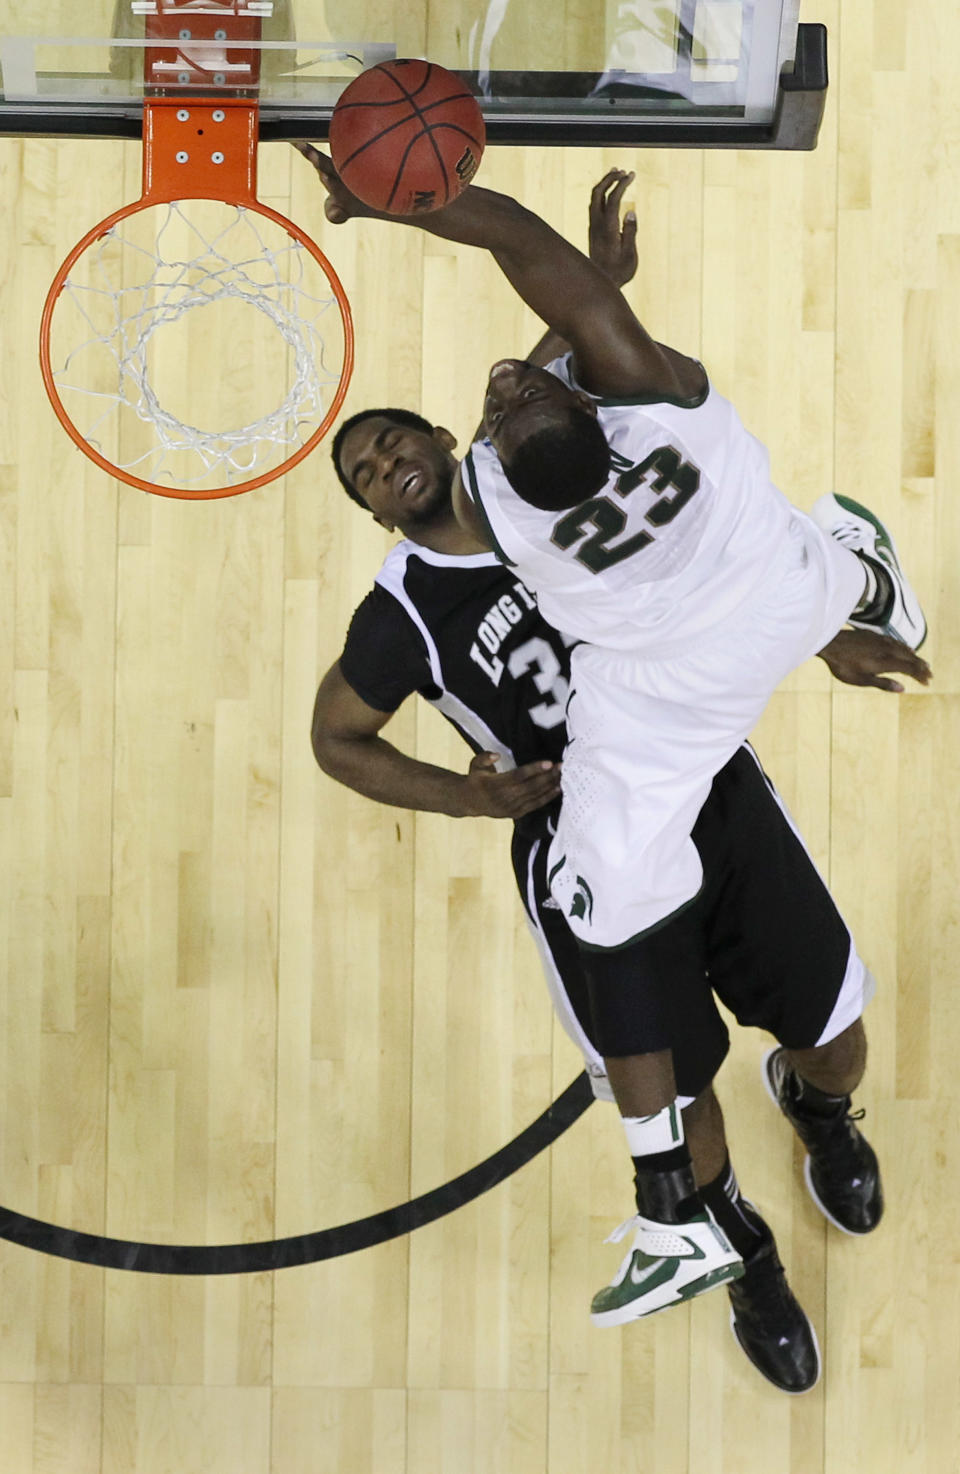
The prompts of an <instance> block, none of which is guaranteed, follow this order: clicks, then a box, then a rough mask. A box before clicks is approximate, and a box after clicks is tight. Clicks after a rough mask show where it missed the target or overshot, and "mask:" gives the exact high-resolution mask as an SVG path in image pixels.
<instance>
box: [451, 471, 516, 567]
mask: <svg viewBox="0 0 960 1474" xmlns="http://www.w3.org/2000/svg"><path fill="white" fill-rule="evenodd" d="M461 464H462V465H464V466H466V468H467V476H468V478H469V481H470V499H471V501H472V502H473V505H474V506H475V507H476V509H477V511H478V512H479V513H480V520H481V522H482V523H483V525H484V529H485V530H486V534H487V537H488V539H489V542H490V546H491V547H492V549H493V551H494V552H495V553H496V555H497V557H498V558H499V559H500V562H501V563H505V564H506V565H507V567H508V568H516V566H517V565H516V563H515V562H514V561H513V559H512V558H508V557H507V555H506V553H505V552H504V551H503V548H502V547H501V546H500V544H499V543H498V542H497V536H496V533H495V532H494V530H493V528H492V527H491V525H490V518H489V517H488V516H487V509H486V507H485V506H484V505H483V498H482V497H481V495H480V486H479V483H478V481H477V473H476V470H475V468H474V464H473V451H472V449H471V450H468V451H467V453H466V455H465V456H464V458H463V461H462V462H461Z"/></svg>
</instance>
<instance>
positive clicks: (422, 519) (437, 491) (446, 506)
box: [404, 466, 453, 529]
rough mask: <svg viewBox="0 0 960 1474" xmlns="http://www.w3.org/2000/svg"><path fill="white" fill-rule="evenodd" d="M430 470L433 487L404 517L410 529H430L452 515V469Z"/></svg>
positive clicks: (436, 467)
mask: <svg viewBox="0 0 960 1474" xmlns="http://www.w3.org/2000/svg"><path fill="white" fill-rule="evenodd" d="M432 469H433V486H432V487H431V488H430V490H429V492H428V493H427V494H426V495H425V496H419V497H418V498H417V500H416V502H415V503H414V504H413V505H412V506H411V507H410V510H409V512H408V513H407V514H406V516H405V517H404V521H405V522H406V523H407V524H408V525H409V526H411V527H416V528H418V529H422V528H424V527H430V526H432V525H433V523H434V522H443V521H446V519H447V518H448V517H450V516H451V515H452V496H453V467H452V466H434V467H433V468H432Z"/></svg>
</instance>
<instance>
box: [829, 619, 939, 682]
mask: <svg viewBox="0 0 960 1474" xmlns="http://www.w3.org/2000/svg"><path fill="white" fill-rule="evenodd" d="M820 658H821V660H824V661H826V663H827V665H828V666H829V667H830V670H831V672H832V674H833V675H835V676H836V678H837V680H838V681H844V682H845V683H846V684H847V685H848V686H875V687H876V688H877V690H878V691H897V692H900V691H903V689H904V688H903V686H902V685H901V683H900V682H899V681H894V680H891V679H890V678H889V677H888V676H885V675H882V674H881V672H883V671H896V672H897V673H898V674H899V675H904V676H910V677H911V679H912V680H914V681H919V682H920V685H921V686H926V685H927V683H928V682H929V680H930V677H931V676H932V674H933V672H932V671H931V669H930V667H929V665H928V664H927V662H926V661H925V660H924V659H923V658H922V656H920V655H918V654H917V652H916V650H911V649H910V646H909V645H905V644H904V643H903V641H902V640H894V639H892V638H891V637H890V636H889V635H881V634H880V633H879V632H877V631H874V630H841V631H840V633H839V634H837V635H834V637H833V639H832V640H831V641H830V643H829V645H825V646H824V648H823V649H822V650H821V651H820Z"/></svg>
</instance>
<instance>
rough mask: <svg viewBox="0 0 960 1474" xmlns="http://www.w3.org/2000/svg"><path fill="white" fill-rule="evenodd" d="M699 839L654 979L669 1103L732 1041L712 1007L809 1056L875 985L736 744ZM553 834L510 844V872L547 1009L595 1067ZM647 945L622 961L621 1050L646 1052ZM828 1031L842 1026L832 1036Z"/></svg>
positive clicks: (585, 993)
mask: <svg viewBox="0 0 960 1474" xmlns="http://www.w3.org/2000/svg"><path fill="white" fill-rule="evenodd" d="M693 839H694V842H695V843H696V846H697V849H698V851H699V853H700V858H701V862H702V864H703V871H704V880H703V886H702V889H701V891H700V894H699V895H698V897H697V899H696V901H695V902H693V904H692V905H691V906H690V907H689V908H688V909H687V910H686V911H685V912H684V913H683V915H682V917H680V918H678V919H677V921H676V922H674V923H671V924H670V927H672V926H676V927H677V928H678V931H677V945H676V948H675V952H674V965H673V966H670V965H669V962H668V963H667V964H665V957H666V958H667V959H669V957H670V941H669V933H670V927H667V928H664V929H663V931H662V932H661V933H659V934H658V938H657V948H658V953H657V966H658V968H659V969H660V970H661V972H663V971H664V969H665V971H666V973H668V974H669V995H670V1007H671V1010H672V1018H673V1041H672V1047H673V1056H674V1071H675V1074H676V1079H677V1092H678V1094H679V1095H680V1096H683V1097H691V1098H692V1097H693V1096H696V1095H699V1094H700V1092H701V1091H702V1090H704V1089H705V1088H706V1086H707V1085H708V1084H709V1083H710V1081H711V1080H712V1079H713V1077H714V1075H715V1074H716V1073H717V1070H718V1069H719V1068H720V1065H721V1064H722V1063H723V1060H724V1058H725V1056H726V1054H727V1051H728V1049H729V1045H730V1040H729V1034H728V1032H727V1027H726V1024H725V1023H724V1021H723V1019H722V1017H721V1015H720V1013H719V1010H718V1009H717V1005H716V1001H715V997H714V995H716V997H717V998H719V999H720V1000H721V1001H722V1002H723V1003H724V1005H725V1006H726V1007H727V1008H728V1009H729V1010H730V1012H731V1013H732V1014H733V1016H734V1017H735V1018H736V1020H737V1021H738V1023H740V1024H744V1025H750V1026H751V1027H754V1028H760V1029H765V1030H766V1031H767V1032H768V1033H770V1034H772V1035H773V1036H774V1037H775V1038H776V1039H777V1040H779V1042H780V1043H781V1044H785V1045H787V1046H788V1047H789V1048H793V1049H806V1048H810V1047H812V1046H813V1045H815V1044H817V1043H819V1042H822V1039H823V1036H824V1035H825V1033H826V1034H827V1037H833V1033H836V1032H840V1028H842V1027H846V1026H847V1024H848V1023H850V1022H852V1021H853V1018H855V1017H858V1016H859V1013H860V1011H861V1010H862V1005H863V1002H864V1001H865V1000H866V998H867V997H868V996H869V987H870V986H871V984H870V981H869V975H868V974H867V973H866V971H865V969H864V968H863V964H862V963H861V962H860V959H859V957H858V956H857V953H856V950H855V948H854V945H853V939H852V937H851V935H850V932H849V930H848V928H847V926H846V925H845V923H844V921H843V919H842V917H841V916H840V913H839V912H838V911H837V908H836V906H835V905H834V903H833V900H832V899H831V896H830V894H829V892H828V890H827V888H826V886H825V885H824V883H823V881H822V880H821V878H820V876H819V874H818V872H817V870H816V867H815V866H814V864H813V861H812V860H811V859H810V856H809V854H808V853H807V850H806V847H805V846H804V844H803V841H802V840H801V839H800V837H799V835H798V834H797V832H796V830H795V829H794V827H793V825H792V823H791V821H790V819H789V817H788V815H787V813H786V811H785V809H784V807H783V805H782V803H781V801H780V799H779V797H778V796H777V793H776V790H775V789H774V787H773V785H772V784H771V783H770V781H769V779H768V778H767V777H766V775H765V774H764V772H763V770H762V769H761V767H760V764H759V762H758V761H757V758H756V755H755V753H754V752H753V750H752V749H751V748H750V747H748V746H746V745H744V746H743V747H742V748H740V749H739V751H738V752H737V753H735V754H734V756H733V757H732V758H731V759H730V761H729V762H728V763H727V765H726V766H725V767H724V768H723V769H722V770H721V772H720V773H718V774H717V776H716V778H715V779H714V781H713V787H712V789H711V791H710V796H709V798H708V799H707V802H706V803H705V804H704V806H703V809H702V810H701V813H700V817H699V819H698V820H697V824H696V827H695V828H694V830H693ZM549 841H550V835H549V832H548V831H547V828H546V825H544V827H543V829H542V831H541V833H540V834H539V835H534V834H531V833H524V834H521V833H519V832H516V831H515V833H514V842H513V865H514V872H515V874H516V877H517V884H518V886H519V888H520V893H521V896H522V897H523V900H524V905H525V907H526V910H527V914H528V917H529V919H530V922H531V925H532V928H533V931H534V934H535V936H536V937H537V940H538V942H539V944H540V949H541V953H542V954H543V955H544V963H545V968H546V971H547V980H548V985H549V987H550V991H551V995H552V997H553V1001H554V1005H555V1007H556V1008H557V1011H558V1013H559V1014H560V1017H561V1020H562V1022H563V1023H564V1026H565V1027H566V1028H567V1032H568V1033H570V1034H571V1037H573V1038H574V1039H575V1040H576V1042H577V1043H579V1044H580V1046H581V1048H582V1049H583V1052H584V1055H585V1058H586V1060H587V1063H588V1066H589V1065H590V1064H591V1063H593V1065H594V1068H596V1064H597V1054H598V1052H597V1044H596V1041H597V1037H598V1033H597V1029H596V1027H595V1025H594V1020H593V1017H592V1014H591V1004H590V997H589V988H588V982H587V976H586V972H585V970H584V965H583V955H582V954H581V952H580V950H579V948H578V946H577V944H576V942H575V940H574V938H573V934H572V933H571V932H570V930H569V929H568V927H567V925H566V922H565V921H564V918H563V916H562V915H561V913H560V912H559V910H558V909H556V906H555V903H554V902H553V900H552V898H551V896H550V892H549V889H548V887H547V882H546V860H547V850H548V848H549ZM644 942H645V939H641V940H640V942H638V943H635V944H633V945H632V946H631V947H629V948H624V949H623V951H622V952H621V953H619V954H616V955H618V956H619V957H620V958H621V959H622V962H623V966H624V974H625V976H626V975H628V974H629V976H630V983H631V986H630V989H629V993H627V994H621V996H626V997H627V998H628V1005H627V1008H628V1012H629V1014H630V1018H629V1019H625V1022H624V1035H623V1047H621V1048H617V1049H616V1050H614V1049H612V1048H610V1049H609V1050H608V1052H609V1053H610V1054H614V1053H616V1054H623V1055H626V1054H632V1053H643V1052H645V1046H644V1042H643V1022H644V1017H643V1015H644V991H645V988H646V987H647V986H648V984H646V983H645V982H644V977H643V974H644V950H645V949H644ZM832 1023H836V1024H837V1027H836V1028H834V1029H833V1031H832V1032H829V1033H828V1032H827V1031H828V1029H829V1028H830V1026H831V1024H832Z"/></svg>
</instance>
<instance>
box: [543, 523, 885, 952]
mask: <svg viewBox="0 0 960 1474" xmlns="http://www.w3.org/2000/svg"><path fill="white" fill-rule="evenodd" d="M863 587H864V573H863V565H862V564H861V563H860V561H859V559H858V558H857V557H856V556H855V554H853V553H851V552H849V551H848V550H847V549H846V548H843V547H841V546H840V544H839V543H837V542H835V541H834V540H833V539H832V538H830V537H828V536H827V535H826V534H825V533H823V532H822V531H821V530H820V529H819V528H818V527H816V526H815V524H814V523H813V522H811V521H810V519H809V518H808V517H805V516H804V515H803V514H802V513H799V512H798V513H796V514H795V515H794V518H793V520H792V522H791V525H790V532H789V537H788V539H787V540H786V541H785V542H784V544H783V545H782V547H781V548H780V549H778V553H777V557H776V559H775V563H774V564H773V565H772V566H771V570H770V577H769V579H768V580H767V583H766V584H765V587H764V589H763V590H761V592H760V594H759V596H758V597H757V598H755V599H754V600H753V601H752V602H750V603H749V604H748V606H746V607H743V608H741V609H740V610H738V611H737V613H736V614H735V615H734V616H733V617H732V618H730V619H728V620H727V621H726V622H725V624H724V626H723V628H722V629H720V630H718V631H717V632H716V634H715V635H714V637H713V638H711V639H710V640H708V641H701V642H700V643H699V645H698V646H697V648H696V650H695V651H693V652H692V653H691V654H689V655H684V656H677V657H674V658H672V659H669V660H647V659H644V657H643V654H642V651H638V652H637V653H636V654H623V653H622V652H614V651H609V650H604V649H601V648H600V647H598V646H595V645H587V644H582V645H578V646H577V647H576V648H575V649H574V651H573V654H572V662H571V664H572V679H571V695H570V701H569V705H568V708H567V731H568V744H567V748H566V751H565V753H564V758H563V780H562V782H563V804H562V807H561V810H560V818H559V822H558V825H557V833H556V836H555V837H554V840H553V843H552V845H551V848H550V855H549V871H548V875H549V883H550V890H551V893H552V895H553V897H554V899H555V901H556V902H557V904H558V906H559V907H560V909H561V910H562V911H563V914H564V916H565V917H566V919H567V923H568V925H569V926H570V928H571V930H572V931H573V932H574V934H575V936H576V937H577V940H578V942H579V943H580V944H581V946H582V947H585V948H587V949H588V950H589V949H591V948H595V949H598V950H608V949H612V948H618V947H622V946H625V945H626V944H627V943H629V942H631V941H633V940H635V939H636V938H637V937H639V936H642V935H643V934H644V933H645V932H648V931H650V930H651V929H652V928H654V927H656V926H658V925H660V924H662V923H664V922H665V921H667V920H668V919H669V918H670V917H671V916H672V915H673V914H674V913H675V912H677V911H679V910H680V909H682V908H683V907H684V906H685V905H686V904H688V903H689V902H690V901H691V900H692V899H693V898H694V897H695V896H696V895H697V893H698V891H699V889H700V885H701V882H702V879H703V872H702V869H701V865H700V858H699V855H698V854H697V850H696V847H695V846H694V844H693V842H692V840H691V838H690V831H691V830H692V828H693V826H694V824H695V822H696V819H697V815H698V814H699V812H700V809H701V807H702V805H703V803H704V800H705V799H706V797H707V794H708V792H709V789H710V784H711V781H712V779H713V777H714V775H715V774H716V773H718V772H719V770H720V769H721V768H722V767H723V765H724V764H725V763H726V762H727V761H728V759H729V758H730V757H731V756H732V755H733V753H734V752H735V751H736V749H737V748H738V747H739V745H740V743H741V742H743V741H744V740H745V739H746V738H747V737H748V736H749V734H750V732H751V731H752V730H753V728H754V726H755V725H756V723H757V721H758V719H759V717H760V715H761V713H762V712H763V709H764V707H765V706H766V704H767V702H768V700H769V698H770V696H771V694H772V693H773V691H774V689H775V688H776V686H777V685H778V684H779V683H780V681H782V680H783V679H784V677H785V676H787V675H788V674H789V673H790V671H791V670H793V669H795V668H796V666H798V665H800V664H802V662H803V661H805V660H808V659H810V657H811V656H813V655H815V654H816V653H817V651H818V650H821V649H822V648H823V646H824V645H826V644H827V643H828V642H829V641H830V640H831V639H832V638H833V636H834V635H835V634H836V633H837V631H838V630H839V629H840V628H842V626H843V625H844V623H845V622H846V620H847V618H848V617H849V615H850V613H851V612H852V610H853V609H854V608H855V607H856V604H857V602H858V600H859V599H860V597H861V595H862V593H863ZM681 617H682V611H681ZM678 622H679V620H678Z"/></svg>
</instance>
